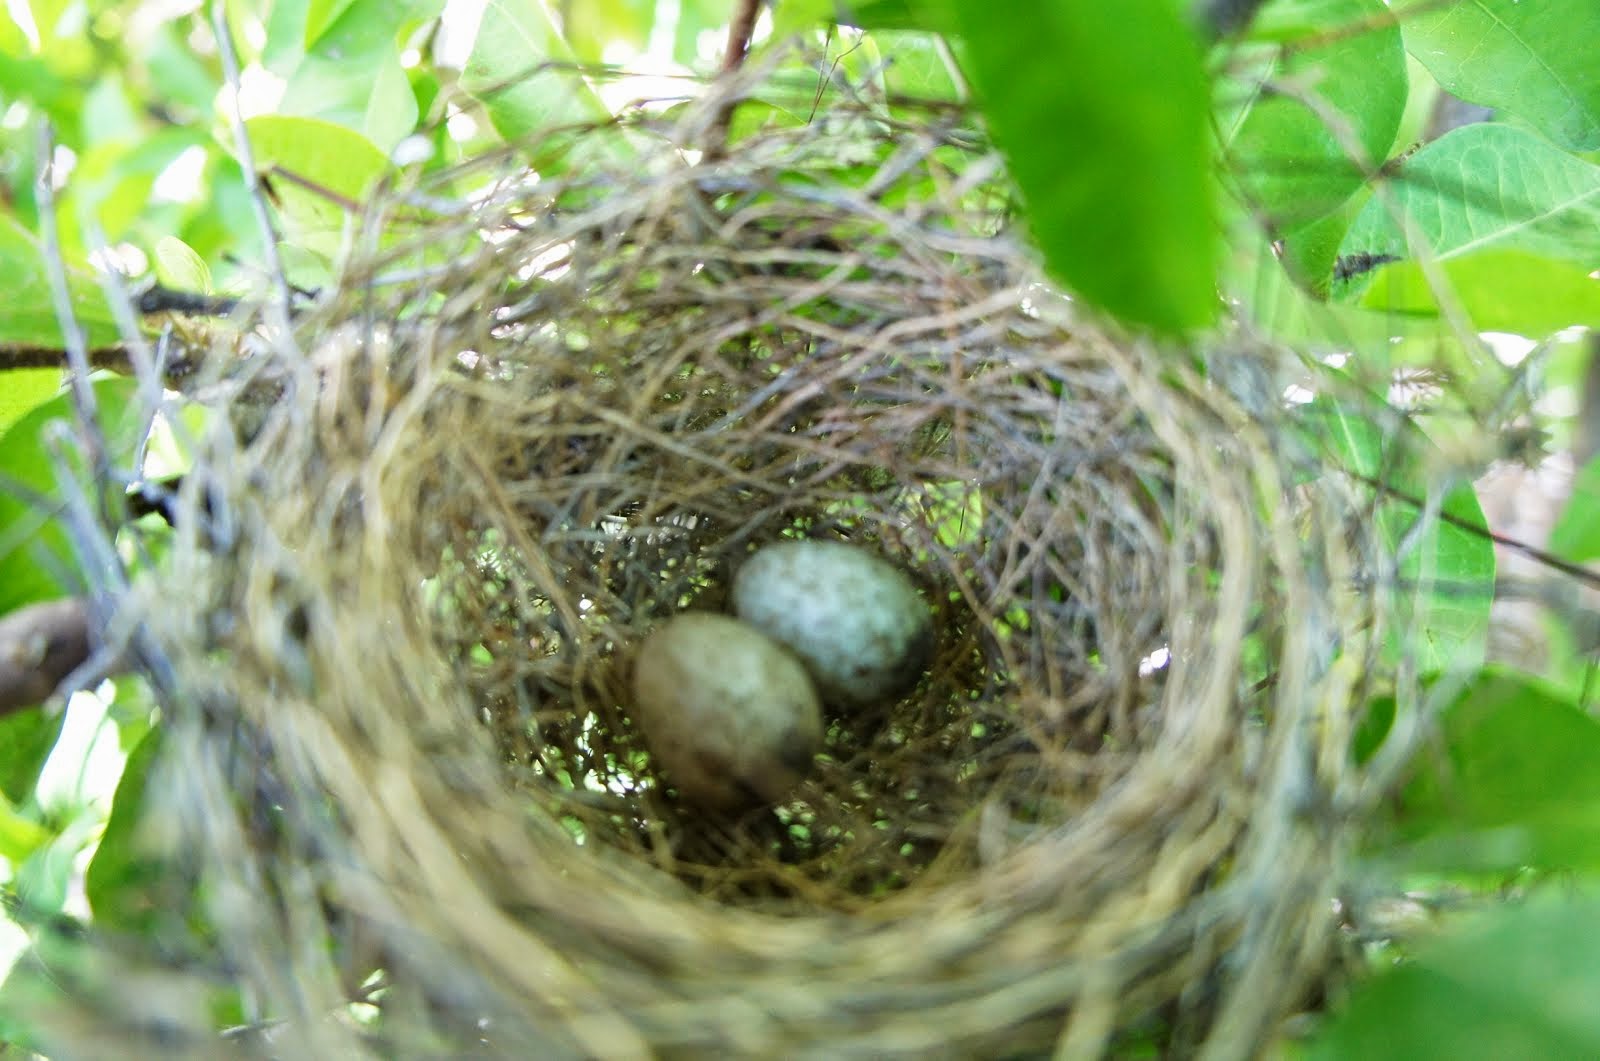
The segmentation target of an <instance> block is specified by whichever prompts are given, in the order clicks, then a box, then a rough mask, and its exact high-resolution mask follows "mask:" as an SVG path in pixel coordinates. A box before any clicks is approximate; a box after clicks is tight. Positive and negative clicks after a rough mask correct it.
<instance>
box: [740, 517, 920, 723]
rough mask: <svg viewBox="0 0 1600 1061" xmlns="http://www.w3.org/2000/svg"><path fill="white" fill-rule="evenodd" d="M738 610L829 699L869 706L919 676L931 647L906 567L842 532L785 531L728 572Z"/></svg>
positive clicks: (845, 704) (840, 703)
mask: <svg viewBox="0 0 1600 1061" xmlns="http://www.w3.org/2000/svg"><path fill="white" fill-rule="evenodd" d="M733 610H734V612H735V614H737V615H738V616H739V618H740V619H743V620H744V621H745V622H747V623H749V624H750V625H751V626H753V627H755V628H756V629H758V630H760V631H761V632H762V633H764V634H766V635H767V636H769V637H771V638H773V639H774V640H776V641H778V642H779V643H781V644H783V645H784V646H786V647H787V648H788V649H789V650H790V651H792V652H793V653H794V654H795V655H797V656H799V657H800V660H801V662H803V663H804V664H805V665H806V670H808V671H809V672H810V673H811V677H812V680H813V681H815V682H816V683H817V691H818V692H820V693H821V694H822V699H823V701H824V702H825V703H828V704H831V705H833V706H835V707H842V708H851V707H865V706H868V705H871V704H875V703H879V702H881V701H883V700H887V699H889V698H890V697H893V696H897V695H899V694H900V693H903V692H905V691H906V690H907V689H908V688H910V687H911V686H912V685H913V684H915V683H916V681H917V679H918V677H920V676H921V674H922V672H923V671H924V670H925V669H926V667H927V665H928V659H929V656H930V655H931V654H932V651H933V622H932V618H931V615H930V613H929V610H928V605H927V603H926V602H925V601H924V600H923V599H922V597H921V596H919V595H918V593H917V590H916V587H915V586H913V585H912V583H911V580H910V579H909V578H907V577H906V575H905V573H904V572H902V571H901V570H899V569H898V568H896V567H895V566H894V565H893V564H891V563H889V562H888V561H887V560H885V559H883V558H882V557H880V556H877V555H875V554H873V553H871V552H869V551H867V550H865V549H862V548H860V547H858V546H854V545H846V544H845V543H843V542H821V541H786V542H778V543H776V544H774V545H768V546H766V547H764V548H762V549H760V550H759V551H757V552H756V553H755V554H754V555H753V556H751V557H750V559H748V560H746V561H745V563H744V566H743V567H742V568H740V569H739V573H738V574H737V575H736V576H735V577H734V582H733Z"/></svg>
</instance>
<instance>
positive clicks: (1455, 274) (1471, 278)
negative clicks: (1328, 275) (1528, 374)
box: [1361, 248, 1600, 337]
mask: <svg viewBox="0 0 1600 1061" xmlns="http://www.w3.org/2000/svg"><path fill="white" fill-rule="evenodd" d="M1435 276H1436V277H1437V278H1438V280H1439V283H1440V286H1441V289H1442V293H1443V297H1444V299H1446V300H1447V301H1448V302H1449V303H1450V304H1451V305H1452V307H1453V308H1455V309H1459V310H1460V311H1461V312H1462V313H1464V314H1465V315H1466V319H1467V320H1468V321H1469V322H1470V323H1471V325H1472V327H1473V328H1474V329H1475V330H1476V331H1480V332H1484V331H1489V332H1512V333H1515V334H1519V335H1528V336H1533V337H1543V336H1546V335H1550V334H1552V333H1554V332H1557V331H1560V330H1561V329H1563V328H1568V327H1571V326H1573V325H1584V326H1586V327H1590V328H1600V278H1597V277H1596V276H1595V272H1594V270H1592V269H1589V268H1586V267H1584V266H1582V265H1578V264H1576V263H1574V262H1571V261H1561V260H1557V259H1554V258H1549V257H1545V256H1543V255H1539V254H1533V253H1529V252H1527V251H1519V250H1509V249H1507V250H1501V249H1492V248H1491V249H1488V250H1477V251H1471V252H1468V253H1466V254H1464V255H1461V256H1459V257H1452V258H1449V259H1447V260H1445V261H1441V262H1436V263H1434V265H1433V272H1432V275H1430V270H1429V269H1428V268H1425V267H1424V266H1423V264H1422V263H1421V262H1418V261H1415V260H1412V261H1401V262H1393V263H1390V264H1387V265H1383V266H1380V267H1379V269H1378V270H1377V271H1376V272H1375V273H1374V274H1373V277H1372V281H1371V286H1370V287H1369V288H1368V289H1367V292H1366V294H1365V295H1363V296H1362V298H1361V304H1362V305H1363V306H1366V307H1368V308H1369V309H1372V310H1375V311H1378V312H1381V313H1403V314H1407V315H1410V316H1413V317H1430V316H1438V315H1439V314H1440V312H1441V309H1440V293H1439V292H1436V291H1435V289H1434V283H1433V277H1435Z"/></svg>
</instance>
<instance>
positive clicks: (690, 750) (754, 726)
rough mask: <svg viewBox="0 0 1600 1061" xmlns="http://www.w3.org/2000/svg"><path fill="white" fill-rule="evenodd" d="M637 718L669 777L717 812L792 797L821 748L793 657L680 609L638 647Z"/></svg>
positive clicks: (811, 692)
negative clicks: (681, 612)
mask: <svg viewBox="0 0 1600 1061" xmlns="http://www.w3.org/2000/svg"><path fill="white" fill-rule="evenodd" d="M633 695H634V711H633V715H634V720H635V721H636V722H637V723H638V724H639V727H640V729H641V730H642V731H643V733H644V739H645V744H646V746H647V747H648V748H649V750H650V754H651V755H652V756H654V757H655V760H656V763H657V764H658V765H659V766H660V767H661V768H662V770H663V771H664V772H665V774H666V780H667V781H668V782H670V783H671V785H672V786H673V787H674V788H676V789H677V790H678V792H679V794H680V795H681V796H683V798H684V799H686V800H688V801H690V802H692V803H694V804H697V805H698V806H700V807H702V808H706V809H709V810H717V811H734V810H740V809H745V808H748V807H751V806H754V805H757V804H760V803H763V802H765V803H772V802H776V801H778V800H780V799H782V798H783V797H785V796H786V795H788V794H789V793H790V792H791V791H792V790H793V789H794V787H795V785H797V784H798V783H799V782H800V781H801V779H802V778H803V777H804V776H805V774H806V773H807V771H809V770H810V768H811V764H812V760H813V759H814V758H815V756H816V754H817V752H818V751H820V750H821V748H822V737H823V727H822V709H821V705H820V703H819V702H818V699H817V691H816V688H815V686H814V685H813V684H812V682H811V678H810V677H809V676H808V675H807V674H806V671H805V668H804V667H803V666H802V665H801V663H800V661H799V660H798V659H796V658H795V657H794V655H793V654H792V653H790V652H789V651H788V650H786V649H784V648H783V647H782V646H781V645H779V644H777V643H776V642H775V641H773V640H772V639H771V638H769V637H767V636H766V635H764V634H762V633H760V632H759V631H757V630H756V629H754V628H753V627H751V626H749V625H747V624H745V623H742V622H740V621H739V620H737V619H734V618H732V617H730V616H726V615H717V614H714V613H711V612H686V613H684V614H682V615H678V616H675V617H673V618H672V619H669V620H668V621H667V622H666V623H664V624H662V626H660V627H659V628H658V629H656V630H655V632H653V633H652V634H650V636H649V637H647V638H645V640H644V642H643V643H642V644H641V645H640V646H639V651H638V654H637V655H636V657H635V659H634V668H633Z"/></svg>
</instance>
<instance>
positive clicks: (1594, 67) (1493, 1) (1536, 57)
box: [1401, 0, 1600, 151]
mask: <svg viewBox="0 0 1600 1061" xmlns="http://www.w3.org/2000/svg"><path fill="white" fill-rule="evenodd" d="M1401 15H1402V19H1401V24H1402V25H1403V26H1404V27H1405V36H1406V47H1407V48H1409V49H1410V50H1411V54H1412V55H1414V56H1416V57H1417V59H1419V60H1420V61H1421V62H1422V63H1423V64H1425V65H1426V66H1427V67H1428V69H1429V71H1431V72H1432V74H1433V76H1434V77H1435V78H1437V79H1438V81H1439V84H1441V85H1443V86H1444V87H1445V88H1446V89H1447V90H1449V91H1450V92H1451V93H1453V94H1455V95H1457V96H1460V97H1461V98H1462V99H1464V100H1469V101H1471V102H1473V103H1479V104H1482V105H1484V106H1486V107H1494V108H1495V109H1497V110H1500V111H1503V112H1505V113H1506V114H1508V115H1513V116H1515V117H1516V118H1518V119H1520V120H1522V121H1524V122H1527V123H1528V124H1529V125H1530V126H1532V127H1533V128H1534V129H1537V130H1538V131H1539V132H1540V133H1542V134H1543V135H1544V136H1546V137H1548V138H1550V139H1551V140H1553V141H1555V142H1556V143H1557V144H1560V145H1562V146H1563V147H1567V148H1571V149H1572V150H1574V151H1594V150H1596V149H1600V62H1596V61H1595V56H1596V55H1600V7H1597V6H1596V5H1595V4H1594V3H1593V2H1592V0H1540V2H1538V3H1523V2H1521V0H1473V2H1471V3H1451V4H1440V3H1431V2H1419V0H1413V2H1412V3H1411V4H1410V5H1408V6H1406V7H1403V8H1402V9H1401Z"/></svg>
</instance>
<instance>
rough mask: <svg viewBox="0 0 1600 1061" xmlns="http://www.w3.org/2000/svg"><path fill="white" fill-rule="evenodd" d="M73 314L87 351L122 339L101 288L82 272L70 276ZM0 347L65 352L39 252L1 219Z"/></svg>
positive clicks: (25, 234) (22, 232) (32, 242)
mask: <svg viewBox="0 0 1600 1061" xmlns="http://www.w3.org/2000/svg"><path fill="white" fill-rule="evenodd" d="M67 287H68V291H69V293H70V295H71V300H72V308H73V311H74V313H75V314H76V316H77V318H78V323H79V324H80V325H81V326H82V328H83V330H84V334H85V337H86V339H87V341H88V343H89V345H90V346H91V347H96V346H109V345H111V344H112V343H115V342H117V341H118V340H119V339H120V338H121V334H120V332H118V330H117V324H116V320H115V318H114V317H113V316H112V314H111V306H110V304H109V303H108V302H107V301H106V297H105V294H104V293H103V292H102V291H101V290H100V285H99V284H97V283H95V282H94V281H93V280H92V279H90V278H89V277H88V276H86V275H84V274H83V273H81V272H72V271H69V273H68V277H67ZM0 289H3V290H4V291H5V298H3V299H0V345H4V344H15V345H17V346H30V347H33V346H43V347H49V348H52V349H64V348H65V341H64V340H63V339H62V336H61V326H60V325H59V324H57V323H56V311H55V303H54V302H53V301H52V299H51V295H50V278H49V273H48V272H47V271H46V266H45V256H44V250H43V248H42V247H40V245H39V242H38V240H36V239H35V238H34V237H33V235H32V234H31V233H29V232H28V231H27V230H26V229H24V228H23V227H22V226H21V225H19V224H17V222H16V221H15V220H14V219H12V218H10V217H8V216H3V215H0Z"/></svg>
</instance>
